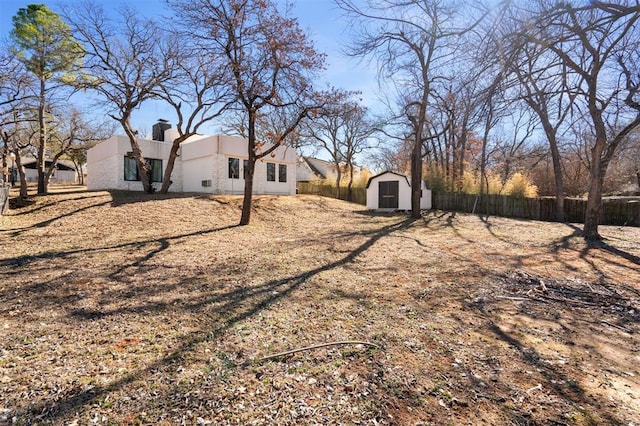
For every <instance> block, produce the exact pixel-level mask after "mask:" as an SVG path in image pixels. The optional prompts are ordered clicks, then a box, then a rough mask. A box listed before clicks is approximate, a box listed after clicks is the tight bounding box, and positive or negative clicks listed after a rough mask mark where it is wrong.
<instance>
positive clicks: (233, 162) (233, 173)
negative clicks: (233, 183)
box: [229, 158, 240, 179]
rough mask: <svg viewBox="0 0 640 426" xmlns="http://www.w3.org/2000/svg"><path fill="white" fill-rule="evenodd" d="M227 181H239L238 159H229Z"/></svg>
mask: <svg viewBox="0 0 640 426" xmlns="http://www.w3.org/2000/svg"><path fill="white" fill-rule="evenodd" d="M229 179H240V159H239V158H229Z"/></svg>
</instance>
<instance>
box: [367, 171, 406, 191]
mask: <svg viewBox="0 0 640 426" xmlns="http://www.w3.org/2000/svg"><path fill="white" fill-rule="evenodd" d="M386 174H391V175H396V176H398V177H400V178H404V180H405V181H406V182H407V185H409V186H411V182H409V178H408V177H407V176H406V175H403V174H400V173H396V172H392V171H389V170H387V171H384V172H382V173H378V174H377V175H375V176H371V177H370V178H369V180H368V181H367V186H366V188H368V187H369V185H370V184H371V182H372V181H373V180H374V179H377V178H379V177H380V176H382V175H386Z"/></svg>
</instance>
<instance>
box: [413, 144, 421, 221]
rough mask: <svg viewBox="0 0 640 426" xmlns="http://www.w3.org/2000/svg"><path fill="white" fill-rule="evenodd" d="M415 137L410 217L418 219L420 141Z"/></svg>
mask: <svg viewBox="0 0 640 426" xmlns="http://www.w3.org/2000/svg"><path fill="white" fill-rule="evenodd" d="M419 138H420V134H418V136H417V137H416V141H415V142H414V145H413V152H412V153H411V217H412V218H413V219H420V217H421V216H422V214H421V212H420V195H421V194H420V193H421V189H422V182H421V181H422V141H421V140H420V139H419Z"/></svg>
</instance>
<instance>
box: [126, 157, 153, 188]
mask: <svg viewBox="0 0 640 426" xmlns="http://www.w3.org/2000/svg"><path fill="white" fill-rule="evenodd" d="M145 161H146V162H147V164H149V167H151V182H152V183H155V182H162V160H158V159H156V158H145ZM124 180H125V181H133V182H136V181H140V171H139V170H138V164H137V163H136V160H135V159H134V158H133V157H131V156H128V155H127V156H125V157H124Z"/></svg>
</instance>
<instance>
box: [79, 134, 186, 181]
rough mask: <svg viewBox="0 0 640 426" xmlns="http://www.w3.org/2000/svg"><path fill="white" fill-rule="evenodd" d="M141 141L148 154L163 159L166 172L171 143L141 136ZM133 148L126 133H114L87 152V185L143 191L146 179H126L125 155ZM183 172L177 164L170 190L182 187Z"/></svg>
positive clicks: (145, 152)
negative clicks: (181, 175) (116, 134)
mask: <svg viewBox="0 0 640 426" xmlns="http://www.w3.org/2000/svg"><path fill="white" fill-rule="evenodd" d="M138 144H139V145H140V149H141V150H142V153H143V155H144V157H145V158H153V159H157V160H162V173H163V174H164V170H165V168H166V166H167V160H168V159H169V151H170V150H171V143H167V142H159V141H152V140H147V139H139V140H138ZM130 151H131V144H130V143H129V139H128V138H127V137H126V136H113V137H111V138H109V139H107V140H106V141H104V142H102V143H100V144H98V145H96V146H95V147H93V148H91V149H90V150H89V151H88V152H87V164H88V166H87V168H88V171H87V172H88V173H87V189H89V190H98V189H123V190H129V191H142V182H140V181H126V180H124V157H125V155H126V154H127V153H128V152H130ZM176 169H178V170H176ZM179 172H181V170H180V167H179V165H178V164H176V167H175V168H174V171H173V173H172V178H171V180H173V181H174V183H173V184H172V185H171V187H170V189H169V190H170V191H181V190H182V188H181V186H182V185H181V182H180V180H181V179H180V177H179V176H178V173H179ZM153 186H154V187H155V188H156V189H159V188H160V186H161V183H159V182H154V183H153Z"/></svg>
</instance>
